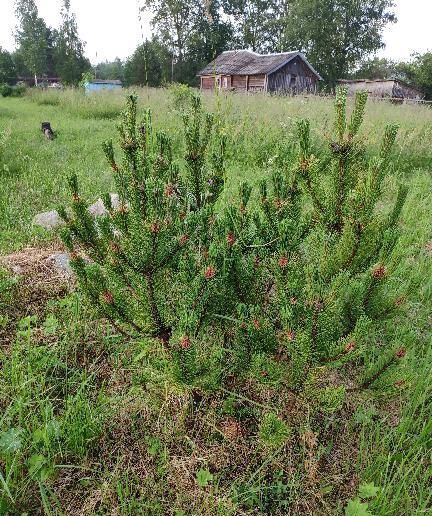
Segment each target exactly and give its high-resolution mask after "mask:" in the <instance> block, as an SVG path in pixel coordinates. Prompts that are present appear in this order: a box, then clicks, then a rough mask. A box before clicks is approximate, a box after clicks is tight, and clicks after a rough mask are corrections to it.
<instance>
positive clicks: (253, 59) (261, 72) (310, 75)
mask: <svg viewBox="0 0 432 516" xmlns="http://www.w3.org/2000/svg"><path fill="white" fill-rule="evenodd" d="M198 76H199V77H200V85H201V89H202V90H213V89H215V88H219V89H223V90H236V91H244V92H257V91H265V92H286V93H291V94H293V93H316V91H317V88H318V83H319V81H320V80H322V78H321V76H320V75H319V73H318V72H317V71H316V70H315V69H314V68H313V66H312V65H311V64H310V63H309V62H308V61H307V59H306V57H305V56H304V54H302V53H301V52H299V51H295V52H281V53H279V54H257V53H256V52H251V51H249V50H227V51H226V52H222V54H220V55H219V56H218V57H216V59H214V60H213V61H212V62H211V63H209V64H208V65H207V66H206V67H205V68H204V69H203V70H201V71H200V72H199V73H198Z"/></svg>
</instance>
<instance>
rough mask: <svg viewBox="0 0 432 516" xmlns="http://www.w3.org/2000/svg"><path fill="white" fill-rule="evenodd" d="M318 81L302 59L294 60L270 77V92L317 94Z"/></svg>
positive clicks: (268, 88) (268, 87)
mask: <svg viewBox="0 0 432 516" xmlns="http://www.w3.org/2000/svg"><path fill="white" fill-rule="evenodd" d="M317 89H318V79H317V77H316V76H315V74H314V73H313V72H312V70H311V69H310V68H309V67H308V66H307V65H306V64H305V63H304V61H303V60H302V59H300V58H296V59H293V60H292V61H290V62H289V63H287V64H286V65H285V66H283V67H282V68H279V70H277V71H276V72H274V73H272V74H270V75H269V76H268V86H267V90H268V91H270V92H287V93H316V92H317Z"/></svg>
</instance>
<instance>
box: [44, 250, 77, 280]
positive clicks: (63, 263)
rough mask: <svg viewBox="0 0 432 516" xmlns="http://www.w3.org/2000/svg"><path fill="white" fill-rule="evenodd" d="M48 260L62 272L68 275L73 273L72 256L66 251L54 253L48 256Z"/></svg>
mask: <svg viewBox="0 0 432 516" xmlns="http://www.w3.org/2000/svg"><path fill="white" fill-rule="evenodd" d="M47 262H48V263H50V264H51V265H52V266H53V268H54V269H55V270H56V271H58V272H60V273H61V274H66V275H68V276H69V275H71V274H72V269H71V266H70V258H69V255H67V254H66V253H60V252H58V253H53V254H51V255H50V256H48V258H47Z"/></svg>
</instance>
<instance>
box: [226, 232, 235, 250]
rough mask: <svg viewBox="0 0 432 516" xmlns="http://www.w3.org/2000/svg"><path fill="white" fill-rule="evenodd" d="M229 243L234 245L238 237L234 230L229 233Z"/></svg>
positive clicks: (230, 245)
mask: <svg viewBox="0 0 432 516" xmlns="http://www.w3.org/2000/svg"><path fill="white" fill-rule="evenodd" d="M227 243H228V245H229V247H232V246H233V245H234V244H235V243H236V237H235V235H234V233H233V232H232V231H230V232H229V233H228V235H227Z"/></svg>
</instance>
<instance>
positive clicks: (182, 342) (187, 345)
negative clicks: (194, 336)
mask: <svg viewBox="0 0 432 516" xmlns="http://www.w3.org/2000/svg"><path fill="white" fill-rule="evenodd" d="M179 344H180V347H181V348H182V349H189V348H190V345H191V342H190V340H189V337H188V336H186V335H185V336H184V337H182V338H181V339H180V342H179Z"/></svg>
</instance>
